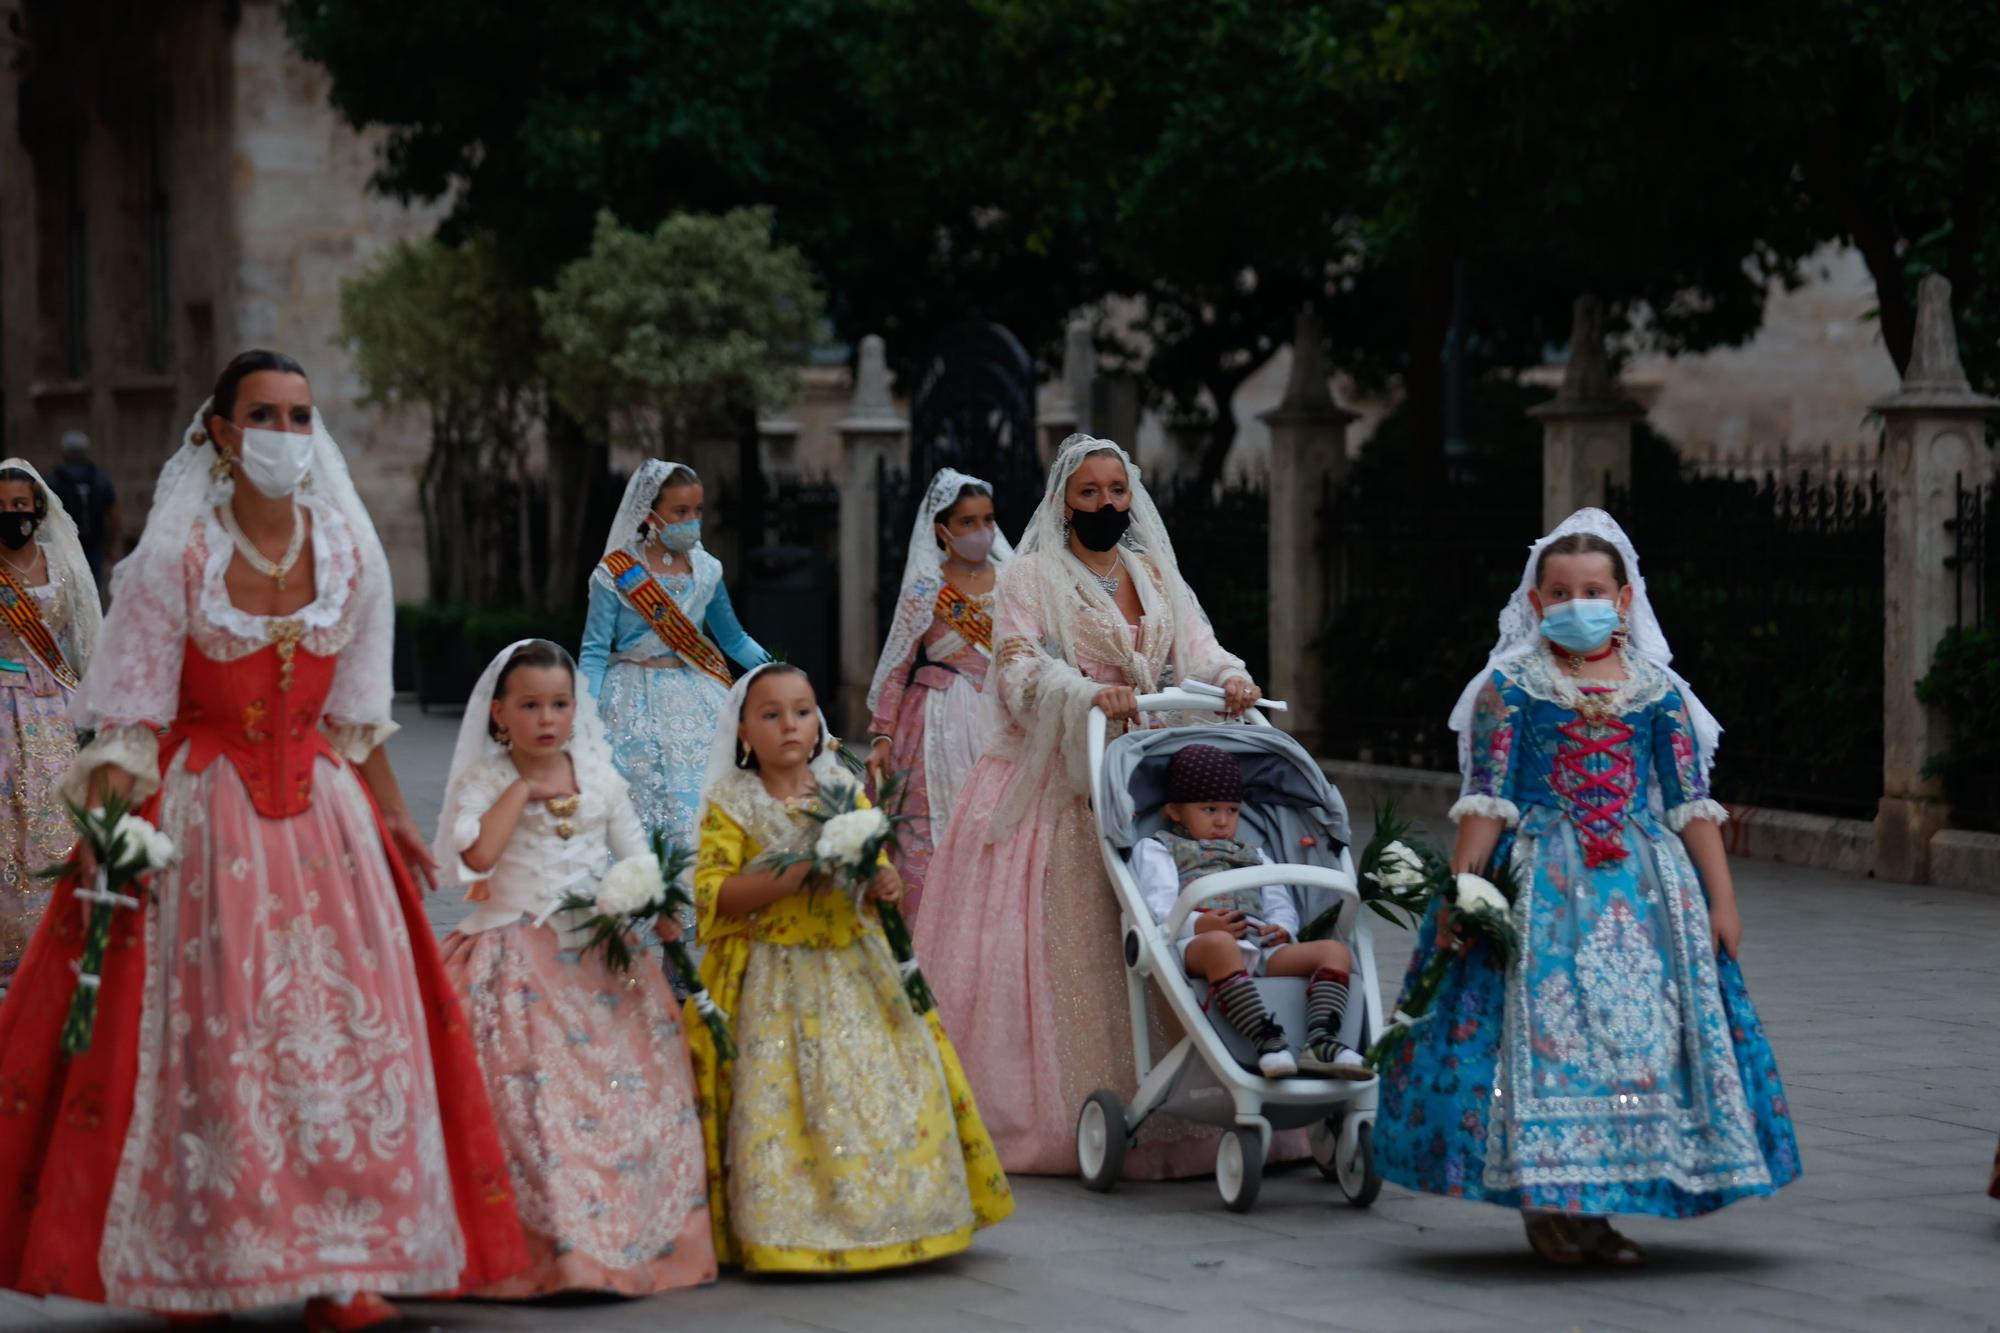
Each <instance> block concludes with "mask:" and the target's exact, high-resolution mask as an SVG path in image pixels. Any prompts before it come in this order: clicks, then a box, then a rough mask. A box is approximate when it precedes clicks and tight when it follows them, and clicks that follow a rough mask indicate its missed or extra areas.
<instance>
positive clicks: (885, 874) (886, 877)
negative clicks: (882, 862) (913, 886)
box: [868, 866, 904, 903]
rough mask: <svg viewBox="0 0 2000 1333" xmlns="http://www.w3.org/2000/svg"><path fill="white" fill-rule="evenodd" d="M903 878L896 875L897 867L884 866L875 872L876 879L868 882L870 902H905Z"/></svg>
mask: <svg viewBox="0 0 2000 1333" xmlns="http://www.w3.org/2000/svg"><path fill="white" fill-rule="evenodd" d="M903 890H904V885H903V877H902V876H901V875H899V874H897V873H896V867H894V866H883V867H882V868H881V869H880V870H878V871H876V872H875V878H873V879H871V880H869V881H868V901H869V902H871V903H896V902H901V901H902V900H903Z"/></svg>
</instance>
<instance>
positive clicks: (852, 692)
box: [833, 333, 910, 739]
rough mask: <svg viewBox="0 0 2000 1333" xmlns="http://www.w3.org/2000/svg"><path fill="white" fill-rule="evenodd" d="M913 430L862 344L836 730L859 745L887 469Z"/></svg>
mask: <svg viewBox="0 0 2000 1333" xmlns="http://www.w3.org/2000/svg"><path fill="white" fill-rule="evenodd" d="M909 438H910V423H909V422H908V421H905V420H904V419H903V418H902V416H900V415H899V414H898V413H897V411H896V404H895V401H894V400H893V399H891V398H890V396H889V362H888V358H887V356H886V355H885V354H884V351H883V343H882V339H881V338H880V337H879V336H877V335H876V334H872V333H871V334H869V335H868V336H867V337H866V338H863V339H862V340H861V358H860V361H859V363H858V364H857V365H856V367H855V371H854V398H853V401H852V402H851V403H850V404H849V405H848V409H847V415H846V416H845V417H844V418H842V419H841V422H840V446H841V453H842V455H843V456H844V459H845V463H846V468H845V475H844V476H843V477H842V478H841V483H840V687H839V705H838V707H837V708H836V709H835V710H834V712H835V714H836V716H835V721H834V723H833V725H834V726H836V727H838V728H840V729H841V735H842V736H843V737H847V738H850V739H854V738H859V736H860V732H861V729H862V728H864V727H866V726H867V725H868V682H869V680H870V678H872V677H873V676H874V674H875V659H876V657H877V656H879V655H880V653H881V651H882V626H881V624H880V621H879V617H878V616H877V614H876V606H875V585H876V582H877V575H878V571H877V569H876V563H877V558H878V555H879V551H880V548H879V546H878V544H877V540H876V534H877V533H878V532H879V531H880V529H881V509H880V501H881V493H880V490H879V488H878V485H877V479H878V475H879V469H880V468H881V466H882V465H883V464H887V465H889V466H891V467H895V466H900V465H901V464H902V463H903V462H904V457H905V454H906V453H907V451H908V446H909Z"/></svg>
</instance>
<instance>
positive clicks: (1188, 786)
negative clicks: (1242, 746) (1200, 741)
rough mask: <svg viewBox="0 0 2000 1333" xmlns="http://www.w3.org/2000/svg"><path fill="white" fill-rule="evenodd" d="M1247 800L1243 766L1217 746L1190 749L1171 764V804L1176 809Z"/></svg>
mask: <svg viewBox="0 0 2000 1333" xmlns="http://www.w3.org/2000/svg"><path fill="white" fill-rule="evenodd" d="M1242 799H1243V766H1242V765H1240V764H1238V763H1237V762H1236V756H1234V755H1232V754H1230V753H1229V752H1228V751H1227V750H1218V749H1216V748H1215V747H1214V746H1213V745H1189V746H1186V747H1184V748H1183V749H1181V750H1180V751H1179V752H1177V753H1176V754H1175V755H1174V757H1173V758H1172V759H1170V760H1168V761H1167V800H1168V802H1169V803H1171V804H1174V805H1194V804H1199V803H1200V802H1203V801H1235V802H1240V801H1242Z"/></svg>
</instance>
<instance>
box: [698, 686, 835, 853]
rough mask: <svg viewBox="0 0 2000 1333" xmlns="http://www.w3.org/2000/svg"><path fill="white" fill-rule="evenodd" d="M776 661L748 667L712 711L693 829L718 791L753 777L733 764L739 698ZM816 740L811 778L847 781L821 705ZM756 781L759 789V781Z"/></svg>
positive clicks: (733, 814)
mask: <svg viewBox="0 0 2000 1333" xmlns="http://www.w3.org/2000/svg"><path fill="white" fill-rule="evenodd" d="M780 665H782V664H781V663H778V662H766V663H764V664H763V665H762V666H757V667H752V668H750V670H748V671H746V672H744V673H743V674H742V675H740V676H738V677H737V678H736V683H735V684H734V685H732V686H730V687H729V698H728V699H727V700H726V701H725V702H724V703H723V705H722V711H721V712H720V713H718V714H716V718H715V737H714V739H713V740H711V741H710V742H709V745H708V769H707V771H706V773H705V774H704V775H703V777H702V780H701V810H700V811H699V812H698V813H697V815H696V817H695V822H694V826H695V829H696V830H697V832H699V830H700V829H701V828H702V827H703V826H704V825H705V824H707V823H708V810H709V807H710V806H711V805H715V804H718V802H717V799H716V798H717V796H718V795H724V796H726V795H727V793H728V791H729V789H730V788H731V787H733V786H735V785H737V784H738V783H741V782H743V781H744V780H746V779H747V780H749V781H751V782H756V781H757V778H756V775H755V774H753V773H751V772H749V771H748V770H747V769H741V768H738V767H737V766H736V727H737V724H738V723H739V722H741V721H742V719H743V701H744V700H745V699H747V698H749V696H750V685H751V682H753V681H755V680H756V679H757V677H759V676H761V675H763V674H764V673H765V672H766V671H769V670H771V669H772V668H773V667H776V666H780ZM819 741H820V745H819V758H817V759H815V760H813V761H812V775H813V780H814V781H816V782H818V783H820V784H821V785H822V786H825V785H827V784H829V783H833V782H844V781H848V780H849V779H848V778H847V776H846V770H845V769H844V768H842V767H841V764H840V741H839V739H838V738H837V737H835V736H834V734H833V733H832V732H830V731H828V730H827V726H826V710H825V709H821V710H820V714H819ZM758 785H759V789H760V790H761V788H762V784H761V783H759V784H758ZM723 808H724V809H725V810H729V816H730V818H732V819H735V820H738V821H739V822H740V821H741V820H742V819H743V818H744V812H743V811H742V810H740V809H738V810H730V809H729V807H728V805H727V803H726V802H725V803H723Z"/></svg>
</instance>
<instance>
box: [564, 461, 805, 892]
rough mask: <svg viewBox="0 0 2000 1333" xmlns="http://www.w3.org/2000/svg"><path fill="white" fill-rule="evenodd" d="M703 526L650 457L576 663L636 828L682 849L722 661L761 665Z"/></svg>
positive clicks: (623, 511) (632, 486)
mask: <svg viewBox="0 0 2000 1333" xmlns="http://www.w3.org/2000/svg"><path fill="white" fill-rule="evenodd" d="M701 516H702V486H701V479H700V478H699V477H697V476H696V475H695V472H694V469H693V468H690V467H688V466H686V465H685V464H681V463H670V462H665V461H663V460H660V459H649V460H648V461H647V462H646V463H645V464H643V465H642V466H641V467H640V468H639V470H638V471H637V472H635V473H633V474H632V480H631V481H630V482H629V483H628V484H627V485H626V487H625V498H624V500H623V502H622V503H621V504H620V505H619V506H618V517H617V520H616V521H615V522H613V524H612V525H611V536H610V539H609V540H608V541H607V542H606V543H605V548H604V559H603V561H602V562H600V563H599V564H598V566H597V568H596V569H595V570H594V571H593V572H592V573H591V576H590V615H589V618H588V620H586V622H585V624H584V630H583V648H582V651H581V652H579V653H578V654H577V665H578V667H579V668H580V669H581V670H582V672H583V676H584V679H585V681H586V682H587V683H588V685H589V688H590V692H591V694H592V695H593V696H594V697H595V698H596V699H597V700H598V701H599V709H600V711H601V712H602V714H603V717H604V725H605V729H606V731H607V732H608V733H609V736H610V740H611V758H612V762H613V763H614V764H616V766H617V768H618V771H619V772H620V773H622V774H623V775H624V776H625V781H626V782H627V783H628V784H629V785H630V787H631V790H632V802H633V805H634V807H635V808H636V809H637V810H638V813H639V821H640V823H642V824H643V825H645V826H646V828H647V830H648V832H653V831H658V832H661V833H664V834H665V835H666V836H667V837H668V838H670V839H672V840H674V841H676V842H680V843H682V844H684V845H686V846H688V847H690V848H691V847H693V846H694V844H695V812H696V810H697V809H698V808H699V807H700V805H701V782H702V775H703V773H704V772H705V771H706V769H707V766H708V747H709V741H710V739H711V738H712V737H713V736H714V735H715V719H716V717H717V715H718V714H719V713H720V711H721V708H722V703H723V700H725V699H726V698H728V697H729V686H730V680H731V677H730V671H729V662H730V661H731V660H733V661H734V662H735V663H736V664H737V665H738V666H739V667H744V668H748V667H754V666H761V665H763V664H764V663H765V662H768V661H770V660H771V655H770V654H769V653H767V652H765V651H764V650H763V648H762V647H760V646H759V645H758V643H757V641H756V640H755V639H753V638H751V637H750V636H749V635H748V634H746V633H745V632H744V630H743V626H742V624H741V623H740V622H738V621H737V619H736V612H735V610H734V609H733V608H732V607H731V606H730V605H729V590H728V589H727V588H725V587H724V586H723V583H722V562H721V561H720V560H717V559H716V558H715V557H714V556H712V555H710V554H709V553H708V552H707V551H705V550H703V549H702V545H701ZM688 924H690V925H691V924H692V923H691V922H690V923H688Z"/></svg>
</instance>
